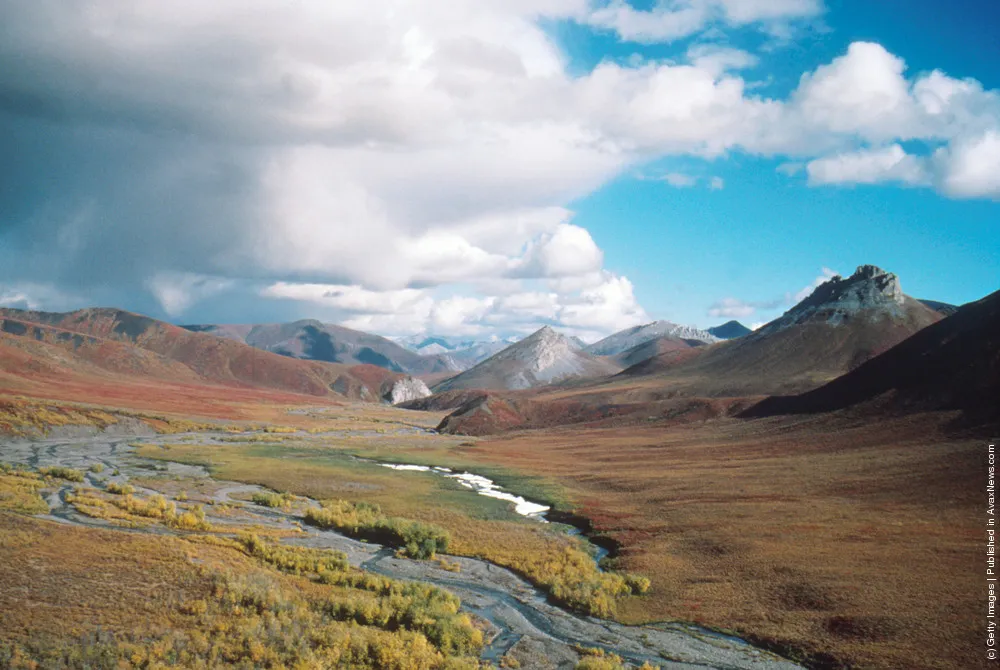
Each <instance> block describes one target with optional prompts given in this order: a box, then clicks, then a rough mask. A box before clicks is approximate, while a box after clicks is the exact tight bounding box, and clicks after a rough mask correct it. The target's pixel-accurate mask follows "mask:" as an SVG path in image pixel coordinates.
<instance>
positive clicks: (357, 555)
mask: <svg viewBox="0 0 1000 670" xmlns="http://www.w3.org/2000/svg"><path fill="white" fill-rule="evenodd" d="M179 437H181V436H177V435H172V436H169V438H167V437H154V438H142V439H141V441H142V442H147V443H152V444H163V443H165V442H168V441H176V440H177V439H178V438H179ZM191 437H192V439H197V440H209V441H210V440H211V439H213V436H212V435H206V434H194V435H193V436H191ZM214 437H221V435H220V436H214ZM135 441H136V438H122V437H112V436H89V437H79V438H64V439H60V440H40V441H26V440H12V439H7V440H4V439H3V438H0V460H2V461H6V462H12V463H21V464H24V465H28V466H31V467H40V466H48V465H61V466H65V467H72V468H77V469H79V470H82V471H84V472H86V473H87V474H86V482H85V483H86V484H87V485H90V486H96V487H99V488H103V486H105V485H106V484H107V482H109V481H116V482H120V483H124V482H127V481H130V480H133V479H134V478H137V477H147V476H149V475H150V474H154V473H160V474H168V475H176V476H180V477H187V478H196V479H198V480H201V481H203V482H204V483H206V484H208V485H210V486H208V487H207V488H206V489H205V490H206V491H210V494H206V495H210V498H211V500H212V502H214V503H216V504H218V503H230V504H235V505H238V506H239V507H238V510H237V511H238V512H239V515H238V516H236V517H233V516H226V517H217V516H214V514H213V511H214V507H215V505H208V506H206V507H205V510H206V513H207V514H208V520H209V521H211V522H213V523H217V524H220V525H227V526H233V525H234V524H239V523H247V524H263V525H267V526H269V527H272V528H275V529H281V530H295V529H296V528H297V527H298V522H299V521H300V520H301V517H300V516H298V515H297V514H296V513H295V512H289V511H283V510H279V509H272V508H266V507H260V506H257V505H253V504H249V503H246V501H244V500H237V499H234V498H233V496H237V495H238V496H241V497H242V496H248V495H251V494H252V493H254V492H257V491H261V490H263V489H261V488H260V487H257V486H254V485H248V484H241V483H238V482H226V481H221V480H215V479H212V478H211V477H210V475H209V473H208V472H207V471H206V470H205V469H204V468H201V467H199V466H190V465H182V464H178V463H166V464H164V463H162V462H158V461H149V460H146V459H141V458H138V457H137V456H136V455H135V454H134V449H133V448H132V447H131V446H130V445H129V443H130V442H135ZM96 463H100V464H102V465H103V466H104V468H105V471H104V472H103V473H102V474H100V475H96V474H95V473H92V472H90V471H89V468H90V467H91V466H92V465H94V464H96ZM385 465H386V466H387V467H388V464H385ZM394 465H395V466H396V467H394V468H393V469H396V470H400V471H401V476H405V474H404V473H405V472H406V471H407V470H410V471H414V470H415V467H420V468H422V467H425V466H415V467H413V466H411V467H407V466H405V465H403V466H400V465H399V464H394ZM420 471H425V470H420ZM426 471H432V472H437V473H438V474H441V475H442V476H452V477H453V478H454V479H455V480H456V481H458V482H459V483H460V484H465V485H467V488H469V489H470V491H475V492H476V493H477V494H480V495H489V496H490V497H496V498H499V499H502V500H508V501H510V502H511V503H512V504H514V505H515V509H517V507H518V506H519V505H524V506H523V507H521V509H522V510H523V511H522V512H519V513H525V512H527V511H528V510H534V511H533V512H532V513H530V514H528V513H525V516H529V517H532V518H538V516H539V515H542V514H545V515H548V516H549V517H550V518H549V521H558V522H561V523H564V522H565V520H564V519H561V518H552V516H553V514H556V513H554V512H552V511H551V510H547V511H544V512H543V511H541V510H537V509H536V508H539V507H540V508H545V506H544V505H540V504H538V503H532V502H531V501H528V500H525V499H523V498H521V497H519V496H516V495H514V494H511V493H509V492H506V491H504V490H503V489H502V488H500V487H498V486H497V485H496V484H495V483H493V482H491V481H490V480H489V479H488V478H485V477H481V476H479V475H474V474H472V473H454V472H450V471H448V470H446V469H444V468H428V470H426ZM456 475H467V476H456ZM133 484H134V482H133ZM73 486H74V485H73V484H69V483H66V484H64V485H63V486H61V487H60V489H59V490H58V491H56V492H54V493H53V494H51V495H49V496H48V503H49V506H50V507H51V510H50V512H49V514H47V515H40V516H43V517H44V518H48V519H51V520H54V521H59V522H61V523H70V524H74V525H79V526H88V527H100V528H104V529H107V530H114V531H118V532H151V533H161V534H178V535H182V534H183V532H181V531H175V530H172V529H168V528H165V527H163V526H156V525H152V526H149V527H146V528H142V529H124V528H121V527H118V526H114V525H111V524H109V523H108V522H105V521H102V520H100V519H93V518H90V517H87V516H84V515H82V514H80V513H79V512H77V511H76V510H75V509H74V508H73V507H72V506H70V505H69V504H68V503H67V502H66V494H67V493H68V492H70V491H71V490H72V488H73ZM139 492H140V493H142V494H149V493H152V491H151V490H149V489H140V491H139ZM501 496H502V497H501ZM166 497H167V498H168V500H170V499H172V498H171V496H169V495H167V496H166ZM192 498H193V497H192ZM306 504H310V505H312V504H318V503H316V502H315V501H308V500H307V502H306ZM527 505H534V506H535V507H528V506H527ZM240 515H241V516H240ZM556 516H558V514H556ZM539 520H541V519H539ZM581 525H585V524H581ZM584 530H586V529H584ZM286 541H287V542H289V543H294V544H299V545H305V546H311V547H318V548H325V549H331V550H336V551H342V552H344V553H345V554H346V555H347V557H348V560H349V561H350V563H351V564H352V565H354V566H356V567H360V568H362V569H365V570H370V571H372V572H376V573H379V574H382V575H385V576H388V577H393V578H396V579H410V580H419V581H423V582H429V583H431V584H435V585H437V586H440V587H442V588H445V589H447V590H449V591H451V592H453V593H455V594H456V595H457V596H459V597H460V598H461V600H462V603H463V605H462V606H463V609H465V610H466V611H468V612H470V613H472V614H474V615H476V616H478V617H480V618H481V619H483V620H484V621H486V622H488V624H489V626H490V628H491V629H492V635H491V636H490V641H489V643H488V644H487V646H486V647H485V648H484V651H483V659H484V660H489V661H492V662H494V663H497V662H498V661H499V659H500V658H501V657H503V656H504V654H506V653H507V652H509V651H511V650H512V649H513V648H515V647H517V648H518V649H521V650H524V649H530V650H532V652H533V653H534V654H535V656H536V657H541V658H546V659H548V661H549V662H550V663H551V666H550V667H557V668H572V667H573V666H574V665H575V661H576V658H577V656H576V653H575V652H574V651H573V647H574V646H577V645H578V646H583V647H600V648H603V649H605V650H607V651H611V652H614V653H616V654H618V655H620V656H621V657H622V658H624V659H625V660H626V661H628V662H630V663H632V664H634V665H641V664H642V663H643V662H647V661H648V662H649V663H651V664H653V665H658V666H661V667H663V668H718V669H720V670H734V669H737V668H739V669H743V668H746V669H751V668H752V669H759V668H764V669H767V670H771V669H774V670H791V669H792V668H800V666H798V665H796V664H793V663H792V662H790V661H787V660H785V659H781V658H779V657H777V656H775V655H773V654H771V653H769V652H766V651H763V650H760V649H757V648H755V647H753V646H751V645H750V644H748V643H746V642H744V641H742V640H738V639H736V638H731V637H728V636H725V635H721V634H718V633H715V632H713V631H710V630H706V629H702V628H698V627H695V626H690V625H686V624H680V623H665V624H656V625H647V626H625V625H622V624H618V623H615V622H611V621H605V620H601V619H596V618H593V617H584V616H579V615H576V614H573V613H571V612H567V611H566V610H563V609H561V608H559V607H557V606H555V605H553V604H552V603H550V602H548V600H547V599H546V597H545V595H544V594H543V593H542V592H541V591H539V590H538V589H536V588H535V587H534V586H532V585H531V584H529V583H528V582H526V581H525V580H524V579H522V578H521V577H519V576H517V575H516V574H514V573H513V572H511V571H510V570H507V569H505V568H502V567H499V566H496V565H493V564H491V563H489V562H487V561H483V560H479V559H474V558H465V557H452V556H449V557H448V560H449V562H450V563H454V564H457V565H458V566H460V572H452V571H449V570H445V569H444V568H443V567H442V566H440V565H438V564H437V563H435V562H432V561H416V560H410V559H403V558H397V557H396V556H395V552H394V551H393V550H392V549H391V548H385V547H381V546H379V545H377V544H372V543H365V542H360V541H357V540H353V539H351V538H348V537H346V536H344V535H341V534H339V533H336V532H334V531H329V530H320V529H316V528H312V527H306V528H304V529H302V530H301V532H298V533H297V534H296V536H295V537H293V538H291V539H289V540H286ZM524 667H528V666H524Z"/></svg>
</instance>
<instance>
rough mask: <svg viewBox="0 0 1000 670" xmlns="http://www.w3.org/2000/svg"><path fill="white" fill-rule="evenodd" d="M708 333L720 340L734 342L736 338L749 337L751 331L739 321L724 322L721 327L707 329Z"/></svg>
mask: <svg viewBox="0 0 1000 670" xmlns="http://www.w3.org/2000/svg"><path fill="white" fill-rule="evenodd" d="M708 332H709V333H710V334H711V335H715V336H716V337H717V338H719V339H720V340H734V339H736V338H737V337H743V336H744V335H749V334H750V333H752V332H753V331H752V330H750V329H749V328H747V327H746V326H744V325H743V324H742V323H740V322H739V321H726V322H725V323H724V324H722V325H721V326H715V327H714V328H709V329H708Z"/></svg>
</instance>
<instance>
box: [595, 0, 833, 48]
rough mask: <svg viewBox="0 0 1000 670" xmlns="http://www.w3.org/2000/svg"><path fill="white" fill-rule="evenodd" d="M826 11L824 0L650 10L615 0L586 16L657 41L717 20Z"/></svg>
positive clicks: (769, 19) (663, 3)
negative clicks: (824, 9)
mask: <svg viewBox="0 0 1000 670" xmlns="http://www.w3.org/2000/svg"><path fill="white" fill-rule="evenodd" d="M822 11H823V2H822V0H657V2H656V3H655V4H654V6H653V7H652V9H649V10H639V9H635V8H634V7H633V6H632V5H630V4H629V3H627V2H625V0H611V2H609V3H607V4H605V5H603V6H601V7H599V8H597V9H596V10H594V11H593V12H591V13H590V14H589V15H588V16H586V17H585V18H584V19H583V20H584V21H585V22H586V23H589V24H590V25H592V26H595V27H598V28H604V29H608V30H613V31H614V32H616V33H617V34H618V35H619V36H620V37H621V38H622V39H625V40H630V41H634V42H646V43H654V42H670V41H673V40H677V39H680V38H683V37H688V36H690V35H694V34H695V33H698V32H700V31H702V30H704V29H705V28H707V27H709V26H711V25H715V24H722V25H734V26H742V25H746V24H752V23H761V24H775V23H781V22H787V21H791V20H797V19H804V18H810V17H814V16H817V15H819V14H820V13H821V12H822Z"/></svg>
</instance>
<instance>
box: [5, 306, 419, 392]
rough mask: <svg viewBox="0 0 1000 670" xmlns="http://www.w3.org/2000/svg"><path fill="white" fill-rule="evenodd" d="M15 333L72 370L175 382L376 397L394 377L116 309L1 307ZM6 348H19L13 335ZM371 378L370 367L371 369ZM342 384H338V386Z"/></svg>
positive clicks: (7, 328) (10, 332) (8, 327)
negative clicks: (363, 375) (374, 379)
mask: <svg viewBox="0 0 1000 670" xmlns="http://www.w3.org/2000/svg"><path fill="white" fill-rule="evenodd" d="M0 318H2V319H3V322H4V327H3V328H4V332H5V333H6V335H7V336H8V338H10V337H16V338H19V339H20V340H22V343H20V346H21V348H23V340H31V341H33V342H35V343H36V344H45V345H47V346H46V347H41V348H40V349H38V354H39V355H41V356H42V359H41V360H46V359H48V360H56V361H58V362H59V364H61V365H63V366H64V367H65V368H67V369H68V370H76V369H78V368H81V366H82V369H84V371H87V370H89V369H90V367H91V366H93V367H95V368H98V369H100V370H103V371H105V372H108V373H114V374H119V375H124V376H127V377H134V378H137V379H148V378H155V379H160V380H167V381H176V382H191V381H197V382H202V383H205V382H207V383H213V384H226V385H240V386H246V387H256V388H264V389H273V390H279V391H284V392H291V393H302V394H308V395H314V396H330V395H334V394H340V395H345V396H347V397H352V398H358V399H372V400H375V399H377V398H378V396H379V393H380V391H381V388H380V386H381V384H383V383H386V382H389V381H392V380H394V379H395V378H398V377H400V376H401V375H394V374H393V373H390V372H388V371H385V370H380V369H378V368H375V369H376V370H378V373H377V374H378V376H379V377H380V379H379V382H378V384H379V387H376V388H370V387H371V386H372V384H371V380H369V381H368V383H367V384H366V383H365V382H364V381H362V380H360V379H359V378H358V377H356V376H354V375H353V373H352V368H351V367H348V366H345V365H336V364H330V363H322V362H318V361H301V360H296V359H294V358H288V357H286V356H280V355H278V354H274V353H270V352H266V351H259V350H257V349H254V348H253V347H250V346H247V345H245V344H242V343H240V342H237V341H233V340H230V339H225V338H220V337H215V336H213V335H210V334H207V333H195V332H190V331H188V330H185V329H183V328H180V327H178V326H174V325H172V324H169V323H164V322H162V321H157V320H155V319H151V318H149V317H146V316H142V315H139V314H133V313H131V312H126V311H124V310H117V309H84V310H78V311H76V312H69V313H51V312H26V311H21V310H15V309H0ZM7 342H8V346H14V345H15V344H17V343H13V342H12V341H11V340H10V339H8V340H7ZM369 376H371V375H370V373H369ZM338 387H339V388H338Z"/></svg>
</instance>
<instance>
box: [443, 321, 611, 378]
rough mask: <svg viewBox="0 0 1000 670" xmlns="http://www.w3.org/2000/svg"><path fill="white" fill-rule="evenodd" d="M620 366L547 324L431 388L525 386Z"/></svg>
mask: <svg viewBox="0 0 1000 670" xmlns="http://www.w3.org/2000/svg"><path fill="white" fill-rule="evenodd" d="M620 369H621V367H620V366H618V365H617V364H615V363H614V362H613V361H612V360H610V359H605V358H600V357H597V356H594V355H591V354H589V353H587V352H586V351H585V349H584V348H583V347H581V346H580V342H578V341H575V340H573V339H570V338H568V337H566V336H565V335H562V334H560V333H557V332H556V331H555V330H553V329H552V328H551V327H549V326H545V327H544V328H542V329H540V330H538V331H537V332H535V333H533V334H531V335H529V336H528V337H526V338H524V339H523V340H521V341H519V342H517V343H515V344H512V345H510V346H509V347H507V348H505V349H503V350H502V351H500V352H498V353H496V354H494V355H493V356H491V357H489V358H487V359H486V360H484V361H482V362H481V363H479V364H477V365H476V366H474V367H473V368H471V369H469V370H466V371H465V372H463V373H461V374H459V375H456V376H455V377H452V378H450V379H447V380H445V381H443V382H441V383H439V384H437V385H436V386H434V388H433V390H434V391H435V392H439V391H453V390H457V389H475V388H484V389H515V390H516V389H526V388H533V387H536V386H546V385H549V384H554V383H558V382H563V381H568V380H571V379H578V378H582V377H601V376H605V375H610V374H614V373H615V372H618V371H619V370H620Z"/></svg>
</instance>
